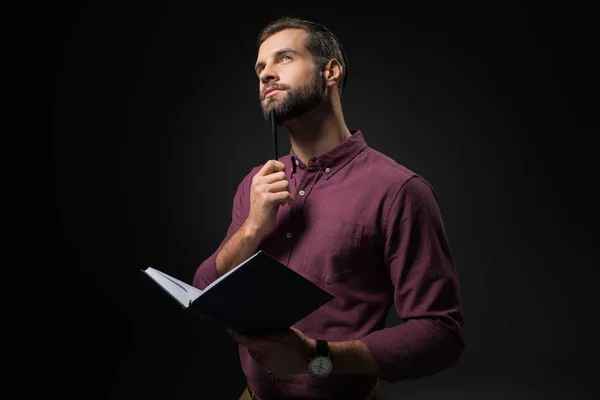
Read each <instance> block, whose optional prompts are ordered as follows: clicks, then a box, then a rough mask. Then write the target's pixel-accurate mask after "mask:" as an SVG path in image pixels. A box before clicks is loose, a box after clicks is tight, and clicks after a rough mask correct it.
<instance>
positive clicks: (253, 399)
mask: <svg viewBox="0 0 600 400" xmlns="http://www.w3.org/2000/svg"><path fill="white" fill-rule="evenodd" d="M240 400H262V399H261V398H260V397H258V396H257V395H256V393H254V390H253V389H252V386H250V385H249V384H248V383H246V390H244V393H242V396H241V397H240ZM365 400H385V397H384V395H383V391H382V390H381V386H380V385H379V379H378V380H377V382H376V383H375V384H374V385H373V390H371V393H369V394H368V395H367V397H366V398H365Z"/></svg>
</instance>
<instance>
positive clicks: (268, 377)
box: [193, 130, 464, 399]
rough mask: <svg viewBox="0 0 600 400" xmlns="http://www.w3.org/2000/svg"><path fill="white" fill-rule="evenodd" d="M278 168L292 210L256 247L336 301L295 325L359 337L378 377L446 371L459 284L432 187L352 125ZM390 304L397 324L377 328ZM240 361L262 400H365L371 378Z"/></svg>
mask: <svg viewBox="0 0 600 400" xmlns="http://www.w3.org/2000/svg"><path fill="white" fill-rule="evenodd" d="M280 161H282V162H283V163H284V164H285V166H286V171H287V175H288V177H289V181H290V192H291V193H292V194H293V195H294V196H295V198H296V203H295V204H294V205H293V206H289V205H285V206H282V207H280V209H279V211H278V214H277V222H276V226H275V229H274V231H273V232H272V234H270V235H269V236H268V237H267V238H266V239H265V240H264V241H263V242H262V243H261V245H260V246H259V249H262V250H264V251H265V252H267V253H269V254H270V255H272V256H273V257H275V258H276V259H278V260H279V261H281V262H282V263H284V264H285V265H287V266H288V267H289V268H291V269H293V270H294V271H296V272H298V273H300V274H302V275H303V276H305V277H306V278H308V279H309V280H311V281H312V282H314V283H315V284H317V285H319V286H320V287H322V288H324V289H326V290H327V291H329V292H330V293H332V294H333V295H335V296H336V297H335V299H334V300H332V301H331V302H329V303H328V304H326V305H325V306H323V307H321V308H320V309H319V310H317V311H315V312H314V313H312V314H311V315H309V316H307V317H306V318H304V319H303V320H301V321H300V322H298V323H297V324H295V325H294V327H296V328H298V329H299V330H300V331H302V332H303V333H304V334H305V335H307V336H308V337H311V338H313V339H317V338H318V339H324V340H328V341H334V342H336V341H347V340H355V339H360V340H362V341H363V342H364V343H365V344H366V346H367V347H368V349H369V351H370V353H371V355H372V356H373V358H374V360H375V361H376V363H377V365H378V367H379V370H380V378H381V379H384V380H387V381H390V382H393V381H397V380H403V379H410V378H417V377H421V376H425V375H429V374H432V373H435V372H438V371H441V370H442V369H445V368H447V367H449V366H450V365H452V364H454V363H455V362H456V360H457V359H458V357H459V356H460V354H461V352H462V349H463V347H464V337H463V314H462V304H461V294H460V286H459V281H458V276H457V272H456V269H455V266H454V263H453V259H452V255H451V250H450V246H449V243H448V239H447V236H446V234H445V231H444V226H443V221H442V216H441V214H440V209H439V207H438V203H437V198H436V195H435V193H434V191H433V188H432V187H431V186H430V184H429V183H428V182H427V181H425V180H424V179H423V178H422V177H420V176H419V175H417V174H415V173H414V172H412V171H410V170H408V169H407V168H405V167H404V166H402V165H399V164H398V163H397V162H395V161H394V160H392V159H391V158H389V157H387V156H385V155H383V154H382V153H380V152H378V151H376V150H374V149H372V148H370V147H369V146H368V145H367V143H366V141H365V139H364V137H363V133H362V132H361V131H360V130H358V131H353V132H352V136H351V137H350V138H348V139H346V140H345V141H343V142H342V143H340V144H338V145H337V146H336V147H334V148H333V149H331V150H329V151H327V152H325V153H324V154H321V155H320V156H318V157H313V158H311V159H310V160H309V162H308V165H307V166H305V165H303V163H302V162H301V161H300V160H299V159H297V158H296V157H294V154H293V151H290V154H288V155H286V156H284V157H281V158H280ZM260 167H261V166H256V167H255V168H253V169H252V170H251V171H250V172H249V174H248V175H247V176H246V177H245V178H244V179H243V180H242V182H241V183H240V184H239V186H238V189H237V193H236V195H235V198H234V203H233V210H232V221H231V225H230V226H229V229H228V231H227V233H226V237H225V238H224V239H223V242H222V243H221V245H220V246H219V248H218V249H217V250H216V251H215V252H214V253H213V254H212V255H211V256H210V257H209V258H208V259H206V260H205V261H204V262H203V263H202V264H201V265H200V266H199V267H198V270H197V272H196V274H195V276H194V279H193V284H194V286H196V287H198V288H199V289H204V288H205V287H206V286H208V284H210V283H211V282H212V281H213V280H215V279H216V278H217V273H216V267H215V258H216V254H217V253H218V251H219V249H220V248H221V246H222V245H223V244H224V243H225V242H226V241H227V240H228V239H229V237H231V235H233V234H234V233H235V231H236V230H237V229H238V227H239V226H240V225H241V224H242V223H243V222H244V220H245V219H246V217H247V215H248V211H249V205H250V202H249V193H250V186H251V180H252V177H253V176H254V175H255V174H256V173H257V172H258V170H259V169H260ZM228 301H236V300H235V299H230V300H228ZM392 304H394V305H395V307H396V310H397V312H398V315H399V317H400V318H401V319H402V320H403V323H401V324H399V325H397V326H394V327H387V328H386V327H385V322H386V318H387V315H388V312H389V310H390V307H391V306H392ZM239 354H240V361H241V367H242V369H243V372H244V374H245V375H246V377H247V379H248V382H249V383H250V384H251V385H252V387H253V388H254V389H255V390H256V392H257V395H258V396H259V397H261V398H263V399H272V398H275V396H277V397H280V396H305V397H329V398H338V397H340V398H345V399H353V398H357V399H364V398H365V396H366V394H367V393H368V392H369V385H370V384H371V382H372V378H368V377H360V376H345V375H338V374H335V373H332V374H331V375H329V376H328V377H327V378H326V379H324V380H318V379H315V378H312V377H311V376H310V375H309V374H308V373H305V374H298V375H292V376H274V375H273V374H270V373H268V372H267V371H265V369H264V368H262V367H261V366H260V365H259V364H258V363H257V362H256V361H254V359H253V358H251V357H250V355H249V354H248V351H247V350H246V348H245V347H243V346H241V345H240V348H239ZM333 361H334V369H335V359H334V360H333Z"/></svg>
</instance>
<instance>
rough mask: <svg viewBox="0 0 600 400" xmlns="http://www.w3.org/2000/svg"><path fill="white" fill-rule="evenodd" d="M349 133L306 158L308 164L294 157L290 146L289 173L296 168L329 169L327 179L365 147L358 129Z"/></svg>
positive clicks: (365, 144) (293, 171)
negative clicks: (345, 137)
mask: <svg viewBox="0 0 600 400" xmlns="http://www.w3.org/2000/svg"><path fill="white" fill-rule="evenodd" d="M350 134H351V136H350V137H349V138H348V139H346V140H344V141H343V142H341V143H339V144H337V145H336V146H334V147H333V148H331V149H329V150H328V151H326V152H325V153H323V154H321V155H319V156H317V157H312V158H311V159H310V160H308V165H304V163H303V162H302V160H300V158H298V157H296V154H295V153H294V149H293V148H292V149H291V150H290V156H291V160H292V171H291V175H293V174H294V173H295V172H296V170H297V168H300V169H305V170H309V171H314V170H318V169H323V170H327V169H329V170H328V171H327V172H329V173H328V174H327V175H326V179H329V177H331V176H333V174H334V173H336V172H337V171H339V170H340V169H341V168H342V167H343V166H344V165H346V164H348V163H349V162H350V161H351V160H352V159H353V158H354V157H356V155H357V154H358V153H360V152H361V151H362V150H363V149H364V148H365V147H367V142H366V141H365V138H364V137H363V133H362V132H361V130H360V129H357V130H351V131H350Z"/></svg>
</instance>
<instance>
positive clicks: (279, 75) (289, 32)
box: [256, 29, 325, 124]
mask: <svg viewBox="0 0 600 400" xmlns="http://www.w3.org/2000/svg"><path fill="white" fill-rule="evenodd" d="M306 35H307V32H306V31H304V30H302V29H286V30H283V31H281V32H278V33H276V34H274V35H273V36H271V37H269V38H268V39H267V40H265V41H264V42H263V44H262V45H261V46H260V49H259V50H258V57H257V61H256V74H257V75H258V78H259V81H260V85H259V88H260V92H259V96H260V104H261V108H262V111H263V114H264V116H265V118H267V119H268V118H269V114H270V112H271V109H274V110H275V120H276V121H277V123H280V124H281V123H284V122H286V121H290V120H292V119H294V118H296V117H299V116H301V115H303V114H304V113H306V112H307V111H309V110H311V109H312V108H314V107H316V106H317V105H318V104H319V103H320V102H321V100H322V98H323V94H324V92H325V82H324V81H323V79H322V76H321V72H320V71H319V70H318V69H317V68H316V66H315V64H314V61H313V57H312V54H311V53H310V52H309V51H308V49H307V48H306V46H305V45H304V39H305V38H306Z"/></svg>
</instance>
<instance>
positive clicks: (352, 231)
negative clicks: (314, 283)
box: [302, 219, 364, 285]
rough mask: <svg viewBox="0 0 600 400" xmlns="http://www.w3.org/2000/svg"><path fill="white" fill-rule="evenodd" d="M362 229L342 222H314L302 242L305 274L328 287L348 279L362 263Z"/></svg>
mask: <svg viewBox="0 0 600 400" xmlns="http://www.w3.org/2000/svg"><path fill="white" fill-rule="evenodd" d="M363 229H364V227H363V226H362V225H359V224H355V223H351V222H344V221H339V220H337V221H335V220H322V219H321V220H318V221H316V222H314V224H313V225H312V226H310V227H309V229H307V230H306V233H305V235H304V236H303V238H302V252H303V263H302V270H303V273H304V274H306V275H309V276H311V277H313V278H315V279H318V280H320V281H321V282H323V283H325V284H328V285H330V284H333V283H336V282H339V281H343V280H344V279H346V278H347V277H348V276H349V275H351V274H352V272H353V271H355V270H356V264H357V263H358V262H359V257H358V255H359V252H360V245H361V240H362V236H363Z"/></svg>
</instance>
